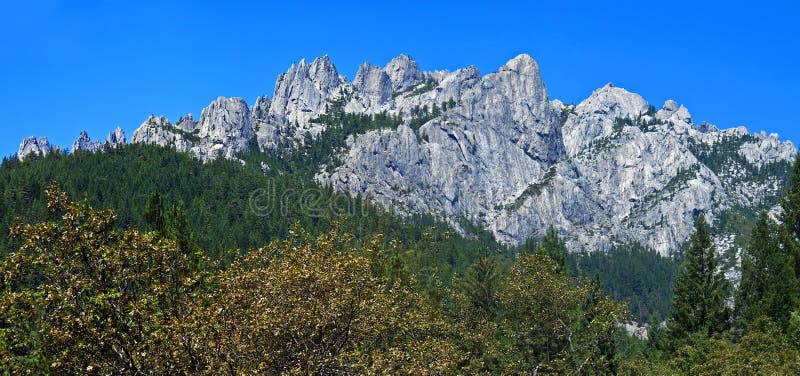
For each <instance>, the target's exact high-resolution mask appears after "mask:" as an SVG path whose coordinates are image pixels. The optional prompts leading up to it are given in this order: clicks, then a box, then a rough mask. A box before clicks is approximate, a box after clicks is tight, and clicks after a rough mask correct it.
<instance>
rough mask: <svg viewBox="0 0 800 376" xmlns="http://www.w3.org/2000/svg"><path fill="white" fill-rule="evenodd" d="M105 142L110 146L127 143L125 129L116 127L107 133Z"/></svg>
mask: <svg viewBox="0 0 800 376" xmlns="http://www.w3.org/2000/svg"><path fill="white" fill-rule="evenodd" d="M106 143H107V144H108V146H109V147H112V148H116V147H120V146H124V145H126V144H127V143H128V139H126V138H125V131H123V130H122V128H121V127H117V129H115V130H114V131H113V132H111V133H109V134H108V137H107V138H106Z"/></svg>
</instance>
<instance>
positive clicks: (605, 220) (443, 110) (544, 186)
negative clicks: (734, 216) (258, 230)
mask: <svg viewBox="0 0 800 376" xmlns="http://www.w3.org/2000/svg"><path fill="white" fill-rule="evenodd" d="M334 111H335V112H336V113H341V112H345V113H357V114H378V113H385V114H389V115H391V116H392V119H401V120H402V121H404V123H403V124H400V125H399V126H396V127H395V126H393V127H392V128H391V129H388V128H385V129H375V130H371V131H365V132H356V133H357V134H352V135H349V136H348V138H347V140H346V145H347V147H346V148H344V150H339V151H337V155H336V156H335V158H336V159H338V160H337V161H336V163H332V164H330V165H328V166H315V167H317V168H319V173H318V174H317V176H316V180H317V181H318V182H319V183H321V184H325V185H330V186H333V187H334V188H335V189H337V190H340V191H347V192H350V193H353V194H360V195H362V196H365V197H368V198H369V199H371V200H373V201H374V202H377V203H379V204H382V205H384V206H386V207H387V208H390V209H391V210H394V211H396V212H399V213H401V214H412V213H420V212H422V213H431V214H433V215H435V216H438V217H440V218H442V219H444V220H447V221H449V222H450V223H452V224H453V226H454V227H455V228H456V229H460V224H461V223H462V222H463V220H468V221H470V222H472V223H474V224H478V225H480V226H482V227H484V228H485V229H487V230H490V231H492V232H493V233H494V235H495V237H496V238H497V239H499V240H500V241H502V242H505V243H509V244H519V243H521V242H523V241H525V240H527V239H529V238H532V237H534V238H535V237H539V236H541V235H542V234H543V232H544V231H545V229H546V228H547V227H548V226H550V225H553V226H554V227H555V228H556V229H557V230H558V231H559V233H560V234H561V236H562V237H564V238H565V239H566V241H567V244H568V246H569V247H570V248H571V249H573V250H588V251H593V250H605V249H608V248H609V247H611V246H614V245H620V244H627V243H638V244H642V245H645V246H647V247H651V248H653V249H656V250H658V251H659V252H661V253H662V254H669V253H671V252H673V251H674V250H676V249H677V248H678V246H679V245H680V244H682V243H683V242H684V241H685V240H686V239H687V238H688V236H689V234H690V233H691V231H692V224H693V221H694V218H695V217H696V216H697V215H700V214H704V215H706V216H707V217H708V218H709V219H710V220H711V221H715V220H717V219H719V218H723V217H724V216H725V214H726V213H730V211H731V210H753V211H757V210H761V209H767V210H768V209H771V208H774V207H775V203H776V201H777V197H778V196H779V195H780V192H781V189H782V188H783V187H784V186H785V184H786V176H785V175H787V174H788V173H787V172H786V171H789V169H790V166H791V163H792V162H793V161H794V158H795V157H796V155H797V150H796V148H795V146H794V145H793V144H792V143H791V142H781V141H780V139H779V138H778V137H777V135H769V136H767V135H766V133H758V134H751V133H749V132H748V130H747V129H746V128H744V127H739V128H734V129H728V130H719V129H717V128H716V127H715V126H713V125H711V124H708V123H700V124H699V125H698V124H697V123H696V121H695V119H693V118H692V116H691V114H690V113H689V110H688V109H687V108H685V107H684V106H682V105H680V104H678V103H677V102H675V101H673V100H668V101H666V102H665V103H664V104H663V105H662V106H661V108H660V109H658V110H656V108H655V107H653V106H651V105H650V104H649V103H648V102H647V101H646V100H645V99H644V98H642V97H641V96H640V95H638V94H636V93H632V92H629V91H627V90H625V89H623V88H619V87H615V86H614V85H612V84H607V85H605V86H603V87H601V88H599V89H597V90H595V91H594V92H593V93H591V95H590V96H589V97H588V98H587V99H585V100H584V101H582V102H580V103H578V104H577V105H571V104H565V103H563V102H560V101H558V100H552V101H551V100H550V98H549V97H548V93H547V90H546V89H545V85H544V83H543V82H542V78H541V74H540V71H539V66H538V64H537V63H536V61H535V60H534V59H533V58H532V57H531V56H528V55H524V54H523V55H519V56H517V57H515V58H513V59H511V60H509V61H508V62H507V63H506V64H504V65H503V66H502V67H500V68H499V70H498V71H497V72H494V73H490V74H487V75H485V76H483V77H482V76H481V75H480V73H479V72H478V70H477V69H476V68H475V67H467V68H463V69H458V70H455V71H453V72H450V71H434V72H421V71H420V70H419V66H418V65H417V63H416V62H415V61H414V60H412V59H411V58H410V57H408V56H406V55H400V56H398V57H396V58H394V59H392V60H391V61H390V62H389V63H388V64H386V66H385V67H384V68H381V67H379V66H375V65H372V64H369V63H364V64H363V65H362V66H361V67H360V68H359V70H358V73H357V74H356V77H355V78H354V80H353V81H352V82H348V81H347V80H346V79H345V78H344V77H343V76H341V75H340V74H339V72H338V70H337V68H336V67H335V66H334V65H333V62H332V61H331V60H330V58H329V57H327V56H323V57H321V58H317V59H315V60H314V61H313V62H312V63H310V64H308V63H306V62H305V60H301V61H300V62H299V63H297V64H293V65H292V66H291V67H290V68H289V70H288V71H287V72H286V73H284V74H282V75H280V77H278V79H277V82H276V84H275V91H274V94H273V96H272V98H271V99H269V98H267V97H266V96H262V97H259V98H258V99H257V100H256V101H255V103H254V104H253V105H252V107H248V105H247V104H246V103H245V102H244V100H242V99H240V98H224V97H219V98H218V99H217V100H215V101H213V102H212V103H211V104H210V105H209V106H208V107H206V108H205V109H203V110H202V112H201V116H200V119H199V120H195V119H194V117H193V116H192V115H191V114H189V115H186V116H184V117H182V118H181V119H180V120H179V121H178V122H177V124H175V125H173V124H172V123H170V122H169V120H167V119H166V118H164V117H156V116H150V117H149V118H147V120H145V122H144V123H142V125H141V126H140V127H139V128H138V129H137V130H136V131H135V132H134V134H133V137H132V140H131V142H133V143H147V144H156V145H164V146H171V147H174V148H175V149H177V150H179V151H185V152H190V153H192V154H193V155H195V156H196V157H197V158H198V159H201V160H203V161H208V160H212V159H214V158H220V157H222V158H229V159H235V158H236V153H238V152H241V151H244V150H246V149H248V148H249V147H253V146H255V144H254V143H253V141H254V140H255V141H256V142H257V144H258V147H260V148H261V149H262V150H266V151H270V150H276V149H277V150H283V148H288V149H292V148H297V147H301V146H302V145H303V144H305V143H308V142H314V140H315V139H317V138H318V137H320V135H322V134H323V133H324V132H325V130H326V129H328V127H330V126H332V125H333V124H326V123H325V122H324V120H322V119H325V117H320V116H321V115H325V114H330V113H331V112H334ZM422 119H424V120H422ZM412 120H413V122H412ZM412 124H413V125H412ZM412 126H413V128H412ZM84 136H85V137H84ZM107 141H108V144H109V145H111V146H116V145H119V144H124V143H125V136H124V133H122V130H121V129H119V128H118V129H117V131H116V132H114V133H112V134H111V135H109V138H108V140H107ZM97 148H98V146H97V144H96V143H95V142H93V141H91V140H90V139H89V138H88V135H85V133H83V134H82V135H81V138H79V140H78V141H76V145H75V146H74V147H73V149H75V150H96V149H97ZM51 149H52V148H51V147H50V145H49V143H47V141H46V139H39V140H36V139H35V138H29V139H26V140H25V141H24V142H23V144H22V145H21V146H20V150H19V153H18V156H19V158H20V159H22V158H24V157H25V155H29V154H31V153H40V154H46V153H48V152H50V151H51ZM261 169H262V170H264V171H267V170H268V169H269V166H267V165H262V166H261ZM742 208H744V209H742Z"/></svg>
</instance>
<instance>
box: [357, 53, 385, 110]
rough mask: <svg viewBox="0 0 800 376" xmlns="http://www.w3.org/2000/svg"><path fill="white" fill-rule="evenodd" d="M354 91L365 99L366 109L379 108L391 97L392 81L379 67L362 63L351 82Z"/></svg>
mask: <svg viewBox="0 0 800 376" xmlns="http://www.w3.org/2000/svg"><path fill="white" fill-rule="evenodd" d="M353 87H354V88H355V91H356V92H357V93H359V94H360V95H361V96H362V97H364V98H365V99H367V101H368V104H367V107H372V106H380V105H382V104H384V103H386V101H388V100H389V99H390V98H391V97H392V81H391V79H390V78H389V75H388V74H386V72H384V71H383V69H381V68H380V67H375V66H372V65H370V64H369V63H364V65H362V66H361V67H360V68H359V69H358V73H356V78H355V80H354V81H353Z"/></svg>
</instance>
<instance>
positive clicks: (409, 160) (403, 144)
mask: <svg viewBox="0 0 800 376" xmlns="http://www.w3.org/2000/svg"><path fill="white" fill-rule="evenodd" d="M461 99H462V102H463V104H462V105H460V106H456V107H454V108H452V109H450V110H448V111H447V112H446V113H445V114H444V115H442V116H441V117H440V118H437V119H434V120H432V121H430V122H428V123H427V124H425V125H423V126H422V127H421V128H420V129H419V130H418V131H417V132H414V130H412V129H411V128H409V127H408V126H405V125H401V126H400V127H398V128H397V129H396V130H384V131H373V132H370V133H367V134H365V135H362V136H358V137H355V138H353V139H351V140H350V143H349V146H350V147H349V151H347V152H346V154H345V155H343V156H342V158H341V159H342V162H343V164H342V166H341V167H339V168H338V169H337V170H336V171H335V172H334V173H332V174H326V173H322V174H320V175H319V176H318V179H319V180H320V181H321V182H324V183H326V184H332V185H333V186H334V187H336V188H337V189H340V190H346V191H350V192H353V193H361V194H365V195H367V196H369V197H372V198H373V199H375V200H376V201H378V202H381V203H383V204H385V205H387V206H396V205H400V206H401V207H402V208H403V209H404V210H405V211H406V212H418V211H421V212H429V213H436V214H441V215H442V216H444V217H450V218H455V217H459V216H464V217H467V218H470V219H472V220H478V221H482V220H484V219H485V218H489V217H491V216H493V215H494V213H495V212H496V211H497V209H496V208H495V207H494V206H495V205H496V204H497V203H499V202H502V201H503V200H504V199H506V198H507V197H509V196H512V195H515V194H517V193H518V192H520V191H522V190H524V189H525V187H526V186H527V185H528V183H529V182H531V181H537V180H539V179H542V178H543V177H544V175H545V174H546V173H547V171H548V169H549V168H550V167H551V166H552V165H553V164H555V163H556V162H557V161H558V159H559V158H560V157H561V156H563V142H562V141H561V133H560V124H559V120H558V116H557V115H556V113H555V111H553V110H552V109H551V108H550V107H549V102H548V98H547V93H546V91H545V89H544V85H543V84H542V81H541V77H540V75H539V70H538V66H537V65H536V63H535V62H534V61H533V59H531V58H530V57H529V56H519V57H517V58H515V59H513V60H511V61H510V62H509V63H508V64H506V65H504V66H503V68H501V70H500V71H499V72H497V73H493V74H490V75H487V76H486V77H484V78H483V79H481V80H480V82H479V83H477V85H475V86H474V87H472V88H471V89H470V90H467V91H466V92H465V93H464V95H463V97H462V98H461ZM493 182H496V183H493Z"/></svg>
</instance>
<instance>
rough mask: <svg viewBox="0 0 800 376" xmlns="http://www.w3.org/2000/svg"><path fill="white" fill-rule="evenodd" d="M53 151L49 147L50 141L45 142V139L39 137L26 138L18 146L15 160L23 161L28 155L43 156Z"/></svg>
mask: <svg viewBox="0 0 800 376" xmlns="http://www.w3.org/2000/svg"><path fill="white" fill-rule="evenodd" d="M53 151H54V148H53V146H52V145H50V141H48V140H47V137H41V138H39V139H37V138H36V137H27V138H25V139H24V140H22V143H20V144H19V150H18V151H17V158H18V159H19V160H24V159H25V158H26V157H27V156H29V155H38V156H45V155H47V154H50V153H52V152H53Z"/></svg>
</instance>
